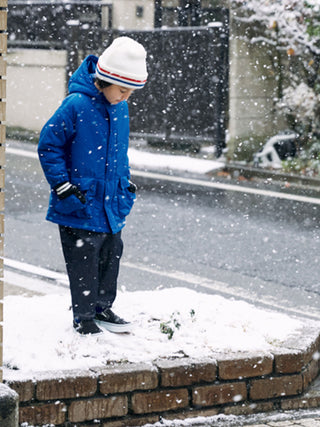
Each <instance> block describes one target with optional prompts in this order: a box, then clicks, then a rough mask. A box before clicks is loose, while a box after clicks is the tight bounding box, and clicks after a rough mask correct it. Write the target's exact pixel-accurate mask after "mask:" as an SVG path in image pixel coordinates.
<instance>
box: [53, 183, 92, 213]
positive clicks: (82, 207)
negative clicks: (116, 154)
mask: <svg viewBox="0 0 320 427" xmlns="http://www.w3.org/2000/svg"><path fill="white" fill-rule="evenodd" d="M71 182H72V183H73V184H75V185H76V186H77V187H78V188H79V190H80V191H81V192H82V193H83V195H84V196H85V198H86V203H82V202H80V200H79V199H78V197H76V196H75V195H74V194H72V195H71V196H69V197H67V198H66V199H63V200H58V201H57V203H56V205H55V210H56V211H57V212H59V213H60V214H62V215H71V216H74V217H77V218H91V217H92V206H93V201H94V196H95V188H96V185H95V183H94V181H93V180H91V179H81V180H80V179H73V180H71Z"/></svg>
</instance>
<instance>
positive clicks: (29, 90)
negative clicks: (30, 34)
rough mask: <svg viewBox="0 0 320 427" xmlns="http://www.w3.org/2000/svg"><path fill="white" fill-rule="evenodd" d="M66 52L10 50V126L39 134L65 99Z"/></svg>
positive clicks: (8, 100) (8, 111)
mask: <svg viewBox="0 0 320 427" xmlns="http://www.w3.org/2000/svg"><path fill="white" fill-rule="evenodd" d="M66 58H67V57H66V52H65V51H51V50H50V51H49V50H40V49H36V50H33V49H14V50H12V49H10V52H8V54H7V75H8V84H7V103H8V108H7V125H8V126H10V127H21V128H25V129H28V130H32V131H39V130H40V129H41V128H42V126H43V125H44V124H45V122H46V121H47V120H48V119H49V117H50V116H51V115H52V114H53V113H54V111H55V110H56V109H57V107H58V106H59V105H60V103H61V101H62V100H63V98H64V97H65V84H66V83H65V80H66Z"/></svg>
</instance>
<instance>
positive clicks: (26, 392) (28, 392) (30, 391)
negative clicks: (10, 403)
mask: <svg viewBox="0 0 320 427" xmlns="http://www.w3.org/2000/svg"><path fill="white" fill-rule="evenodd" d="M6 384H7V385H8V386H9V387H10V388H12V390H14V391H16V392H17V393H18V395H19V401H20V402H28V401H29V400H32V399H33V398H34V395H35V383H34V382H33V381H32V380H23V381H6Z"/></svg>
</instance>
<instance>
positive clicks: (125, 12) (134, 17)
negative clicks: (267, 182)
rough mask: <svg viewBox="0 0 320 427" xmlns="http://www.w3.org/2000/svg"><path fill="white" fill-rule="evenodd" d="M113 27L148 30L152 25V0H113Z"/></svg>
mask: <svg viewBox="0 0 320 427" xmlns="http://www.w3.org/2000/svg"><path fill="white" fill-rule="evenodd" d="M112 5H113V27H114V28H116V29H119V30H132V29H136V30H148V29H152V28H153V27H154V1H153V0H113V2H112Z"/></svg>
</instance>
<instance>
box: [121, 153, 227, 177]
mask: <svg viewBox="0 0 320 427" xmlns="http://www.w3.org/2000/svg"><path fill="white" fill-rule="evenodd" d="M128 156H129V159H130V166H131V167H132V168H135V167H139V168H144V167H145V168H147V169H148V170H158V171H160V170H165V171H170V170H176V171H180V172H190V173H196V174H205V173H208V172H210V171H212V170H216V169H220V168H222V167H223V166H224V163H223V161H218V160H206V159H197V158H194V157H188V156H178V155H176V156H173V155H170V154H159V153H151V152H148V151H144V150H137V149H135V148H129V151H128Z"/></svg>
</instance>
